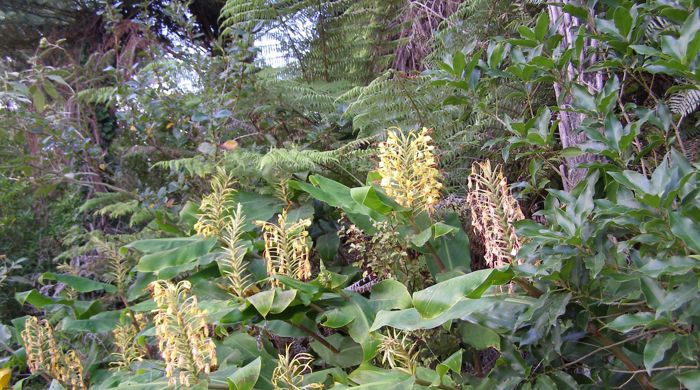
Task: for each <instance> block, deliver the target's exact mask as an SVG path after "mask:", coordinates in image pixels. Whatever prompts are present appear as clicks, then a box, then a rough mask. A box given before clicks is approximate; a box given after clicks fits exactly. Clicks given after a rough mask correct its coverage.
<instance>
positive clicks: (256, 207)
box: [233, 191, 283, 231]
mask: <svg viewBox="0 0 700 390" xmlns="http://www.w3.org/2000/svg"><path fill="white" fill-rule="evenodd" d="M233 200H234V201H236V202H238V203H240V204H241V208H242V209H243V215H245V225H244V229H245V230H246V231H250V230H253V229H255V221H267V220H269V219H270V218H272V216H274V215H275V214H277V213H279V212H281V211H282V207H283V205H282V202H281V201H280V200H279V199H277V198H276V197H274V196H269V195H261V194H257V193H254V192H245V191H239V192H236V193H235V194H234V195H233Z"/></svg>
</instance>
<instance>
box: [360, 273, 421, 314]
mask: <svg viewBox="0 0 700 390" xmlns="http://www.w3.org/2000/svg"><path fill="white" fill-rule="evenodd" d="M369 302H370V304H371V305H372V307H374V309H375V310H376V311H379V310H392V309H407V308H409V307H411V305H412V304H413V301H412V300H411V294H409V293H408V289H407V288H406V286H405V285H404V284H403V283H401V282H399V281H396V280H391V279H387V280H383V281H381V282H379V283H377V284H376V285H374V286H373V287H372V292H371V294H370V297H369Z"/></svg>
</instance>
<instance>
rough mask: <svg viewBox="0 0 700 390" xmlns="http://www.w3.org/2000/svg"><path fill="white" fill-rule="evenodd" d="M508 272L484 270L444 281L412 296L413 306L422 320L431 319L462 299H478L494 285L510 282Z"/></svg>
mask: <svg viewBox="0 0 700 390" xmlns="http://www.w3.org/2000/svg"><path fill="white" fill-rule="evenodd" d="M511 275H512V273H511V272H510V271H499V270H495V269H485V270H479V271H474V272H471V273H468V274H466V275H463V276H458V277H456V278H453V279H449V280H446V281H444V282H441V283H438V284H436V285H434V286H431V287H428V288H427V289H425V290H421V291H417V292H415V293H414V294H413V306H414V307H415V308H416V310H417V311H418V313H420V315H421V316H422V317H423V318H427V319H430V318H433V317H436V316H438V315H440V314H441V313H443V312H445V311H446V310H447V309H449V308H450V307H451V306H452V305H454V304H455V303H457V302H459V301H461V300H462V299H463V298H467V297H468V298H479V297H480V296H481V294H483V293H484V292H485V291H486V289H488V288H489V287H490V286H492V285H494V284H503V283H506V282H508V281H509V280H510V277H511Z"/></svg>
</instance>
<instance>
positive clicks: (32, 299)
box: [15, 289, 68, 309]
mask: <svg viewBox="0 0 700 390" xmlns="http://www.w3.org/2000/svg"><path fill="white" fill-rule="evenodd" d="M15 299H16V300H17V302H19V303H20V305H24V304H25V303H28V304H30V305H32V306H34V307H36V308H37V309H41V308H43V307H44V306H46V305H52V304H55V303H59V302H61V301H54V300H53V299H51V298H49V297H47V296H45V295H43V294H41V293H39V292H38V291H36V290H34V289H32V290H29V291H23V292H18V293H15ZM63 302H68V301H63Z"/></svg>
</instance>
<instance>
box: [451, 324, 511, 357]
mask: <svg viewBox="0 0 700 390" xmlns="http://www.w3.org/2000/svg"><path fill="white" fill-rule="evenodd" d="M459 334H460V336H461V337H462V340H463V341H464V342H465V343H467V344H469V345H471V346H472V347H474V348H476V349H478V350H482V349H487V348H495V349H496V350H498V351H500V350H501V337H500V336H499V335H498V333H496V332H494V331H493V330H491V329H489V328H487V327H485V326H481V325H477V324H473V323H471V322H461V323H460V324H459Z"/></svg>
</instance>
